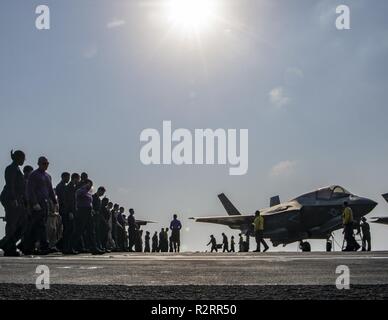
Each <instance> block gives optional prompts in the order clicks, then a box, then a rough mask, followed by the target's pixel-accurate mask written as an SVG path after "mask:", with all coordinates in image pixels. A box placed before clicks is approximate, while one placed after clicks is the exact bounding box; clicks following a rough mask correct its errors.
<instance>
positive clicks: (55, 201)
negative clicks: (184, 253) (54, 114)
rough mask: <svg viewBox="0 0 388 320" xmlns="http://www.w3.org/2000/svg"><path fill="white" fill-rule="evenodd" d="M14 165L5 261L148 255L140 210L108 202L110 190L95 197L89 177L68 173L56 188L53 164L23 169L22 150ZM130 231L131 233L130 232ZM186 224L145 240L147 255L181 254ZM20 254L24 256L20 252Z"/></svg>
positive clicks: (9, 176) (8, 187)
mask: <svg viewBox="0 0 388 320" xmlns="http://www.w3.org/2000/svg"><path fill="white" fill-rule="evenodd" d="M11 159H12V163H11V164H10V165H9V166H8V167H7V168H6V169H5V186H4V189H3V191H2V192H1V195H0V201H1V203H2V205H3V207H4V210H5V217H4V220H5V222H6V227H5V236H4V238H3V239H1V240H0V248H1V249H2V250H3V251H4V255H5V256H19V255H20V252H22V253H23V254H25V255H31V254H39V255H45V254H49V253H54V252H62V253H64V254H78V253H88V252H89V253H92V254H104V253H106V252H111V251H117V252H119V251H122V252H124V251H128V252H133V251H136V252H142V251H143V230H141V229H140V227H141V225H139V223H137V221H136V219H135V217H134V215H135V211H134V210H133V209H129V215H128V217H126V215H125V214H124V213H125V208H124V207H121V206H120V205H119V204H113V203H112V202H111V201H110V200H109V198H107V197H104V195H105V192H106V189H105V187H103V186H100V187H98V188H97V191H96V192H95V193H94V194H92V190H93V189H92V188H93V181H92V180H90V179H89V177H88V175H87V174H86V173H82V174H81V175H79V174H78V173H73V174H70V173H68V172H64V173H62V175H61V181H60V182H59V183H58V185H57V186H56V187H55V188H53V185H52V179H51V176H50V175H49V174H48V173H47V169H48V167H49V161H48V159H47V158H46V157H43V156H42V157H40V158H39V159H38V168H37V169H36V170H34V169H33V168H32V167H31V166H28V165H26V166H24V168H23V172H22V171H21V169H20V167H21V166H23V165H24V162H25V160H26V156H25V153H24V152H23V151H20V150H18V151H15V152H13V151H11ZM126 227H127V230H126ZM181 228H182V225H181V223H180V221H179V220H178V219H177V216H176V215H174V218H173V220H172V221H171V224H170V229H171V235H170V236H169V235H168V228H165V229H162V230H161V232H160V233H159V237H158V235H157V232H155V234H154V236H153V237H152V246H151V245H150V240H151V239H150V233H149V231H147V232H146V233H145V236H144V251H145V252H151V251H152V252H167V251H175V252H177V251H179V249H180V229H181ZM18 250H19V251H18Z"/></svg>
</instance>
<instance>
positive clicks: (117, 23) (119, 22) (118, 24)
mask: <svg viewBox="0 0 388 320" xmlns="http://www.w3.org/2000/svg"><path fill="white" fill-rule="evenodd" d="M124 24H125V20H118V19H115V20H113V21H110V22H108V23H107V25H106V27H107V28H108V29H113V28H118V27H121V26H123V25H124Z"/></svg>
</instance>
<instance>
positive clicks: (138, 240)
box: [135, 229, 143, 252]
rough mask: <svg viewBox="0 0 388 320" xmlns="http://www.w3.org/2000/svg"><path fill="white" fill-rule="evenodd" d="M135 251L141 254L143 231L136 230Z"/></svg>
mask: <svg viewBox="0 0 388 320" xmlns="http://www.w3.org/2000/svg"><path fill="white" fill-rule="evenodd" d="M135 251H136V252H143V230H140V229H137V230H136V239H135Z"/></svg>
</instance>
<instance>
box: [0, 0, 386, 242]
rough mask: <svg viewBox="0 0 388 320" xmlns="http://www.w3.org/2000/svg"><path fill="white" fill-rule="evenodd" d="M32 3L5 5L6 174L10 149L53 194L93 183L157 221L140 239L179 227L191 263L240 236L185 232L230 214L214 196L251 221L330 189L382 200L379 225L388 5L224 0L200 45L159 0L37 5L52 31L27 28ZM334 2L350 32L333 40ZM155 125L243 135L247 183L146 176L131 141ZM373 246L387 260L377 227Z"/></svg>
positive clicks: (0, 30) (197, 174) (192, 169)
mask: <svg viewBox="0 0 388 320" xmlns="http://www.w3.org/2000/svg"><path fill="white" fill-rule="evenodd" d="M40 4H43V3H42V2H41V1H27V0H23V1H22V0H16V1H15V0H12V1H10V0H4V1H2V3H1V10H0V38H1V39H2V41H1V47H0V48H1V50H0V110H1V117H0V137H1V144H0V169H1V170H3V169H4V168H5V166H6V165H7V164H8V163H9V151H10V149H12V148H14V149H22V150H24V151H25V152H26V153H27V158H28V161H27V162H28V163H29V164H32V165H35V163H36V161H37V158H38V156H40V155H46V156H47V157H48V158H49V160H50V163H51V165H50V168H49V172H50V173H51V175H52V177H53V179H54V181H55V182H57V181H58V178H59V176H60V173H61V172H62V171H64V170H66V171H71V172H81V171H87V172H88V173H89V175H90V177H91V178H92V179H93V180H94V181H95V183H96V184H98V185H101V184H102V185H105V186H106V188H107V189H108V196H109V197H111V198H112V200H113V201H114V202H118V203H120V204H122V205H124V206H125V207H126V208H129V207H133V208H135V210H136V212H137V215H138V217H139V218H148V219H152V220H155V221H159V222H160V223H158V224H156V225H154V226H152V227H151V228H149V230H150V231H153V230H154V229H155V230H156V229H158V230H159V229H160V227H162V226H165V225H167V224H168V223H169V220H170V216H171V215H172V213H178V214H179V215H180V217H181V220H182V222H183V223H184V225H185V227H187V228H188V230H185V232H184V234H183V241H184V243H185V246H186V248H187V249H188V250H204V249H205V244H206V243H207V240H208V235H209V234H211V233H213V234H215V235H218V234H221V232H223V231H227V233H228V234H229V235H232V234H235V235H236V234H237V233H236V232H231V231H230V230H229V229H225V228H223V227H220V226H211V225H206V224H198V225H196V224H194V223H193V222H191V221H188V220H187V218H188V217H190V216H201V215H211V214H224V211H223V208H222V206H221V204H220V203H219V202H218V199H217V197H216V195H217V194H218V193H220V192H225V193H226V194H227V195H229V196H230V198H231V199H232V200H234V202H235V204H236V206H238V207H239V208H241V210H242V211H244V212H246V213H252V212H254V210H256V209H257V208H261V207H266V206H267V205H268V203H269V198H270V197H271V196H273V195H276V194H280V196H281V199H284V200H286V199H289V198H293V197H295V196H297V195H299V194H301V193H304V192H307V191H309V190H312V189H315V188H317V187H321V186H325V185H329V184H340V185H343V186H344V187H345V188H347V189H348V190H350V191H352V192H354V193H356V194H359V195H363V196H366V197H370V198H372V199H374V200H376V201H378V202H379V205H378V207H377V208H376V209H375V210H374V211H373V213H372V214H371V215H384V214H385V215H386V214H388V204H387V203H385V202H384V200H383V199H382V198H381V196H380V195H381V194H382V193H385V192H388V182H387V175H386V162H387V159H388V144H387V136H388V127H387V125H386V120H387V118H388V109H387V105H386V95H387V92H388V81H387V77H388V76H387V74H388V63H387V61H388V60H387V58H388V37H387V31H388V20H387V18H386V16H387V13H388V10H387V9H388V3H387V1H385V0H374V1H367V0H354V1H344V0H341V1H339V0H338V1H336V0H322V1H309V0H295V1H288V0H278V1H270V0H239V1H233V0H220V5H219V8H218V9H219V11H218V12H217V15H218V16H219V19H217V21H216V22H214V24H212V25H210V26H208V28H207V29H206V30H203V32H201V33H200V35H199V36H198V37H196V36H195V35H194V34H183V33H182V32H180V30H177V28H173V27H171V25H170V24H169V23H168V22H167V21H166V16H165V15H166V12H165V10H164V8H163V1H162V0H160V1H156V0H154V1H148V0H143V1H138V0H120V1H119V0H110V1H107V0H105V1H104V0H93V1H92V0H89V1H87V0H82V1H80V0H77V1H75V0H67V1H44V4H46V5H48V6H49V8H50V11H51V29H50V30H46V31H38V30H37V29H36V28H35V17H36V15H35V7H36V6H37V5H40ZM340 4H348V5H349V6H350V9H351V30H347V31H338V30H337V29H336V28H335V19H336V14H335V8H336V6H338V5H340ZM163 120H171V121H172V126H173V128H180V127H182V128H188V129H190V130H194V129H195V128H213V129H216V128H225V129H228V128H236V129H243V128H244V129H245V128H246V129H249V170H248V174H247V175H245V176H234V177H232V176H229V175H228V170H227V168H226V167H224V166H181V167H178V166H163V165H162V166H144V165H142V164H141V162H140V161H139V152H140V148H141V146H142V144H141V143H140V140H139V136H140V132H141V131H142V130H143V129H145V128H157V129H159V130H161V128H162V121H163ZM3 183H4V180H3V177H2V176H1V178H0V184H1V185H3ZM0 210H2V208H1V209H0ZM1 229H3V226H2V228H1ZM0 232H3V230H1V231H0ZM372 232H373V234H374V248H375V249H388V245H387V243H386V241H385V239H386V235H387V232H388V230H387V228H386V227H382V226H372ZM219 238H220V236H219ZM313 248H316V249H323V248H324V243H322V242H320V241H317V242H314V243H313ZM286 249H289V250H294V246H292V245H290V246H287V247H286Z"/></svg>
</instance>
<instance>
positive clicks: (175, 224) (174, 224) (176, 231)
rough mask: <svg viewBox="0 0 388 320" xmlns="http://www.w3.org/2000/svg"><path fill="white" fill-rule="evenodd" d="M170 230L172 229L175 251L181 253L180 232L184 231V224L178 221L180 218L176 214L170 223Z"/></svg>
mask: <svg viewBox="0 0 388 320" xmlns="http://www.w3.org/2000/svg"><path fill="white" fill-rule="evenodd" d="M170 229H171V241H172V243H173V248H174V251H175V252H179V251H180V245H181V238H180V231H181V229H182V224H181V222H180V221H179V220H178V216H177V215H176V214H174V216H173V220H172V221H171V223H170Z"/></svg>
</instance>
